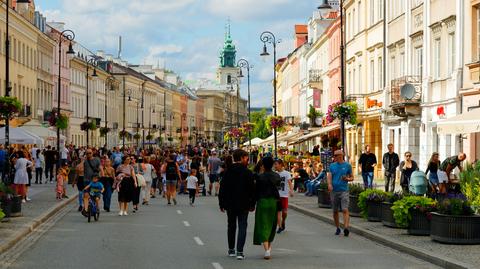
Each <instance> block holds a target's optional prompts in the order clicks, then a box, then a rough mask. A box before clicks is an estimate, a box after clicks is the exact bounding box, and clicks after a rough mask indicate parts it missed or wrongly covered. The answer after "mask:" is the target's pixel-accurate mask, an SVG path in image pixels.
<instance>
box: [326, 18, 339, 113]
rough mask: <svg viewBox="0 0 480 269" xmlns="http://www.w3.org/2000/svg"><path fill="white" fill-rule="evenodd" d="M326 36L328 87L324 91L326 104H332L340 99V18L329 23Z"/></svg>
mask: <svg viewBox="0 0 480 269" xmlns="http://www.w3.org/2000/svg"><path fill="white" fill-rule="evenodd" d="M325 32H326V34H327V36H328V62H329V72H328V78H329V82H330V83H329V84H330V85H329V87H328V89H327V91H326V93H324V94H327V99H326V102H327V104H328V105H329V104H332V103H335V102H337V101H340V98H341V95H340V89H339V88H338V87H340V79H341V77H340V73H341V72H340V68H341V63H340V19H339V18H338V19H337V20H335V22H334V23H333V24H332V25H330V27H328V28H327V30H326V31H325Z"/></svg>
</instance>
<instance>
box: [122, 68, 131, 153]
mask: <svg viewBox="0 0 480 269" xmlns="http://www.w3.org/2000/svg"><path fill="white" fill-rule="evenodd" d="M131 94H132V90H130V89H128V90H127V89H126V86H125V77H123V128H122V133H123V136H122V145H123V149H125V136H126V135H125V132H126V130H125V114H126V113H125V111H126V106H127V95H128V101H132V96H131Z"/></svg>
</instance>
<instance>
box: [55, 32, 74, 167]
mask: <svg viewBox="0 0 480 269" xmlns="http://www.w3.org/2000/svg"><path fill="white" fill-rule="evenodd" d="M74 39H75V33H74V32H73V31H72V30H63V31H62V32H61V33H60V35H59V37H58V85H57V86H58V88H57V113H58V115H60V114H61V107H60V99H61V94H62V91H61V90H62V77H61V73H62V43H63V41H69V42H70V44H69V45H68V51H67V55H70V56H73V55H74V54H75V51H74V50H73V44H72V42H73V40H74ZM57 151H58V162H57V170H58V169H60V159H61V158H60V156H61V155H60V128H58V127H57Z"/></svg>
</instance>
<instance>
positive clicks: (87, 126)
mask: <svg viewBox="0 0 480 269" xmlns="http://www.w3.org/2000/svg"><path fill="white" fill-rule="evenodd" d="M80 130H82V131H88V130H90V131H95V130H97V124H96V123H95V122H93V121H92V122H86V121H84V122H82V124H80Z"/></svg>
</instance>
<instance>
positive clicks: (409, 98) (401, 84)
mask: <svg viewBox="0 0 480 269" xmlns="http://www.w3.org/2000/svg"><path fill="white" fill-rule="evenodd" d="M408 84H409V85H410V86H409V85H408ZM407 87H408V88H411V89H413V91H412V92H410V91H409V90H407ZM402 91H403V92H402ZM421 100H422V81H421V77H420V76H405V77H401V78H397V79H394V80H392V82H391V88H390V106H392V107H393V106H402V105H405V104H417V103H420V102H421Z"/></svg>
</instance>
